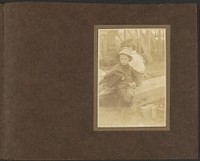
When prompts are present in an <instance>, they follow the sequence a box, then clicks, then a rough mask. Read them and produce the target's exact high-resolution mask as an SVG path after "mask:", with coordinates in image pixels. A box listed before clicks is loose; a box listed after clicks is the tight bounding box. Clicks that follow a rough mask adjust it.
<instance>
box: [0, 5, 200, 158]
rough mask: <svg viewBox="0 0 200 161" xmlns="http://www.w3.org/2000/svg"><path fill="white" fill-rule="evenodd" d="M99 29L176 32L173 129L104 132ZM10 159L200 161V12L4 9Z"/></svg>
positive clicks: (3, 96)
mask: <svg viewBox="0 0 200 161" xmlns="http://www.w3.org/2000/svg"><path fill="white" fill-rule="evenodd" d="M96 25H149V26H150V25H167V26H170V40H169V42H170V48H169V54H170V66H168V67H169V68H168V69H167V70H170V77H169V80H168V81H170V87H169V88H170V90H169V91H170V93H169V98H170V102H169V105H170V118H169V119H170V129H169V130H167V131H162V130H161V131H160V130H148V131H140V130H139V131H137V130H136V131H134V130H126V131H123V130H119V131H95V130H94V128H93V126H94V122H95V119H94V117H93V116H94V95H95V93H94V91H95V90H94V79H95V78H94V77H95V74H94V68H95V63H94V60H95V54H94V48H95V40H94V39H95V38H94V32H95V30H94V26H96ZM0 31H1V32H0V44H1V46H0V75H1V76H0V77H1V79H0V89H1V93H0V101H1V103H0V105H1V118H0V120H1V126H0V127H1V128H0V132H1V133H0V136H1V140H2V141H1V148H0V152H1V155H0V156H1V158H2V159H10V160H135V159H146V160H148V159H197V157H198V123H197V121H198V117H197V115H198V109H197V5H196V4H101V3H64V2H62V3H61V2H60V3H56V2H16V3H14V2H13V3H5V4H3V5H1V6H0Z"/></svg>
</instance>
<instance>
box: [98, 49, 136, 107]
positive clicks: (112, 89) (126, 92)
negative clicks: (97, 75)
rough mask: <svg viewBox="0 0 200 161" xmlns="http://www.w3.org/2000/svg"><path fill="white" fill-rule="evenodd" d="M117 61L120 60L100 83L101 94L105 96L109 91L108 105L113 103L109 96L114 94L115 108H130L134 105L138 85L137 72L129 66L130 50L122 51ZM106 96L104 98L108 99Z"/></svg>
mask: <svg viewBox="0 0 200 161" xmlns="http://www.w3.org/2000/svg"><path fill="white" fill-rule="evenodd" d="M117 59H118V60H119V63H118V64H117V65H116V66H115V67H114V68H113V70H111V71H110V72H109V73H107V74H106V75H105V76H104V78H103V80H102V81H101V82H100V87H101V88H100V92H103V93H104V94H105V93H106V91H107V93H106V94H107V96H108V97H109V100H107V101H108V103H109V102H113V100H111V97H110V95H108V93H109V94H110V93H112V94H113V96H115V98H114V97H113V98H112V99H114V100H115V101H114V102H115V103H116V104H115V106H118V107H130V106H131V105H132V103H133V97H134V89H135V87H136V85H137V79H136V76H135V71H134V69H133V68H132V67H131V66H130V65H129V62H130V61H131V60H132V56H131V53H130V50H128V49H123V50H121V51H120V52H119V54H118V55H117ZM108 91H109V92H108ZM106 94H105V95H104V98H106ZM100 106H101V99H100ZM111 106H114V105H111Z"/></svg>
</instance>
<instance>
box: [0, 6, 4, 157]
mask: <svg viewBox="0 0 200 161" xmlns="http://www.w3.org/2000/svg"><path fill="white" fill-rule="evenodd" d="M2 13H3V8H2V5H1V4H0V134H1V135H0V159H1V158H2V154H3V151H2V150H3V148H2V146H3V140H4V139H3V132H4V130H3V120H4V119H3V116H2V112H3V47H2V45H3V43H2V42H3V41H2V40H3V35H2V32H3V14H2Z"/></svg>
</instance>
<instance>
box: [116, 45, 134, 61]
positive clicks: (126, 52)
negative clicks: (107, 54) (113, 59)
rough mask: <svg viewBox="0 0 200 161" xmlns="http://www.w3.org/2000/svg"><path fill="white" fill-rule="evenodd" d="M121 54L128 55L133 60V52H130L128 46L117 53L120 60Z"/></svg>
mask: <svg viewBox="0 0 200 161" xmlns="http://www.w3.org/2000/svg"><path fill="white" fill-rule="evenodd" d="M120 55H127V56H128V57H129V59H130V60H129V61H131V60H132V59H133V58H132V56H131V52H130V50H129V49H127V48H125V49H122V50H121V51H120V52H119V54H118V55H117V59H118V60H119V56H120Z"/></svg>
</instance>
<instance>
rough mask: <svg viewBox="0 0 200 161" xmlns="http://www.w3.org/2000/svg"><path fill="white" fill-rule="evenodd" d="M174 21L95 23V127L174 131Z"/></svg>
mask: <svg viewBox="0 0 200 161" xmlns="http://www.w3.org/2000/svg"><path fill="white" fill-rule="evenodd" d="M169 32H170V27H169V26H168V25H166V26H165V25H162V26H161V25H160V26H159V25H154V26H153V25H151V26H146V25H142V26H126V25H124V26H121V25H120V26H118V25H114V26H107V25H103V26H100V25H99V26H98V25H97V26H95V32H94V34H95V35H94V39H95V40H94V41H95V43H94V49H95V51H94V61H95V67H94V68H95V69H94V75H95V79H94V80H95V82H94V84H95V87H94V88H95V105H94V128H95V129H96V130H98V129H107V130H111V131H112V130H123V129H132V130H145V129H148V130H151V129H152V130H169V121H170V120H169V119H170V117H169V108H170V107H169V85H170V83H169V69H170V63H169V54H170V53H169V39H170V37H169Z"/></svg>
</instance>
